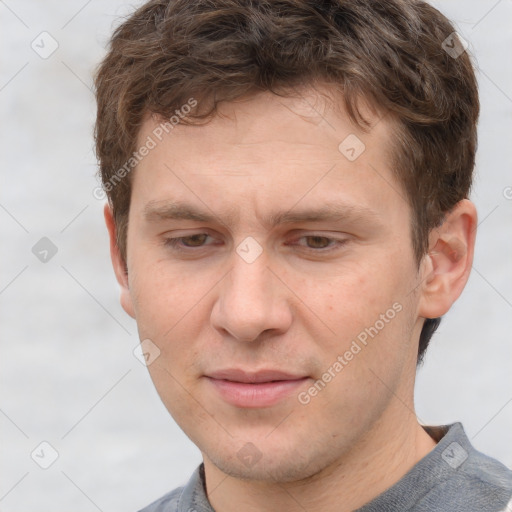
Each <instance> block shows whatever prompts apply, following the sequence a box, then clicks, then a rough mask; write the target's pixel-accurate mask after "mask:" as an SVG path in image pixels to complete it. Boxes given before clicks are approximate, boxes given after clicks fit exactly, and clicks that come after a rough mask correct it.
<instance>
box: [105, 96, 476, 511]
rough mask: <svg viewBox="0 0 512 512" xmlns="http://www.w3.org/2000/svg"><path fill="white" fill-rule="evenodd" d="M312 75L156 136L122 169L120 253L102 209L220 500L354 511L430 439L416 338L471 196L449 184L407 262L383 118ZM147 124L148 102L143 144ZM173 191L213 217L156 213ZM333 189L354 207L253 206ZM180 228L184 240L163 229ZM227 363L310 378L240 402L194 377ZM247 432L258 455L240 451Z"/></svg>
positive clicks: (472, 220)
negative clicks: (282, 218)
mask: <svg viewBox="0 0 512 512" xmlns="http://www.w3.org/2000/svg"><path fill="white" fill-rule="evenodd" d="M318 91H319V89H318V88H317V89H315V90H314V89H305V90H304V91H303V92H302V97H301V98H290V97H287V98H283V97H277V96H274V95H272V94H270V93H268V92H267V93H262V94H259V95H257V96H252V97H250V98H246V99H244V100H243V101H242V100H241V101H237V102H233V103H228V104H223V105H221V110H220V114H221V115H220V116H219V115H218V116H216V117H214V118H213V120H212V121H211V122H209V123H208V124H205V125H203V126H186V125H184V124H183V123H182V124H180V125H178V126H176V127H175V128H174V129H173V130H172V131H171V132H170V133H169V134H167V135H165V136H164V137H163V138H162V141H161V142H159V143H158V144H157V146H156V147H155V148H154V149H152V150H151V151H150V152H149V154H148V155H147V156H146V157H145V158H144V159H143V160H142V161H141V162H140V163H139V164H138V166H137V168H136V170H135V171H134V172H133V175H132V180H133V181H132V188H133V190H132V197H131V206H130V214H129V227H128V235H127V237H128V238H127V258H126V262H124V261H123V259H122V257H121V255H120V252H119V249H118V247H117V246H116V243H115V226H114V222H113V219H112V214H111V211H110V208H109V207H108V206H106V208H105V219H106V223H107V227H108V229H109V232H110V237H111V254H112V261H113V265H114V269H115V272H116V276H117V279H118V282H119V284H120V286H121V303H122V306H123V308H124V309H125V311H126V312H127V313H128V314H129V315H131V316H132V317H134V318H135V319H136V320H137V325H138V330H139V335H140V338H141V340H144V339H151V340H152V342H153V343H154V344H155V345H156V346H157V347H158V348H159V350H160V355H159V357H158V358H157V359H156V360H155V361H154V362H152V364H150V365H149V367H148V368H149V371H150V374H151V378H152V380H153V382H154V384H155V386H156V389H157V390H158V392H159V394H160V397H161V399H162V401H163V403H164V404H165V406H166V407H167V409H168V410H169V412H170V413H171V415H172V416H173V418H174V419H175V420H176V422H177V423H178V424H179V425H180V427H181V428H182V429H183V430H184V432H185V433H186V434H187V435H188V436H189V437H190V439H191V440H192V442H194V443H195V444H196V445H197V446H198V448H199V449H200V450H201V452H202V455H203V460H204V466H205V475H206V487H207V493H208V497H209V500H210V502H211V503H212V506H213V507H214V508H215V510H216V511H218V512H229V511H235V510H248V511H263V510H265V511H280V510H288V511H296V510H297V511H299V510H300V511H303V510H304V509H305V510H324V511H331V510H332V511H334V510H336V511H338V512H339V511H349V510H354V509H355V508H357V507H360V506H362V505H363V504H365V503H367V502H369V501H370V500H371V499H373V498H374V497H375V496H377V495H378V494H380V493H381V492H382V491H384V490H385V489H387V488H389V487H390V486H391V485H393V484H394V483H396V482H397V481H398V480H399V479H400V478H401V477H402V476H403V475H404V474H405V473H406V472H407V471H408V470H409V469H411V468H412V466H413V465H414V464H416V463H417V462H418V461H419V460H420V459H421V458H423V457H424V456H425V455H426V454H428V453H429V452H430V451H431V450H432V449H433V448H434V447H435V441H434V440H433V439H431V438H430V437H429V436H428V435H427V433H426V432H425V430H424V429H423V428H422V427H421V426H420V425H419V423H418V420H417V418H416V415H415V413H414V400H413V391H414V379H415V372H416V357H417V351H418V339H419V335H420V332H421V327H422V324H423V321H424V319H425V318H434V317H437V316H441V315H444V314H445V313H446V312H447V311H448V310H449V308H450V306H451V305H452V303H453V302H454V301H455V300H456V299H457V298H458V296H459V295H460V293H461V291H462V289H463V288H464V286H465V284H466V281H467V279H468V276H469V271H470V269H471V263H472V259H473V247H474V241H475V229H476V222H477V217H476V211H475V207H474V205H473V204H472V203H471V202H470V201H468V200H464V201H461V202H460V203H459V204H458V205H457V207H456V208H455V209H454V210H453V211H452V212H451V213H450V214H449V215H448V216H447V218H446V221H445V222H444V223H443V225H442V226H441V227H440V228H438V229H436V230H434V231H432V233H431V235H430V241H429V242H430V250H429V253H428V254H426V255H425V256H424V258H423V259H422V261H421V263H420V265H419V267H418V264H417V262H416V260H415V257H414V253H413V249H412V242H411V236H410V225H411V215H412V213H411V209H410V207H409V205H408V203H407V202H406V201H405V200H404V197H405V192H403V190H402V187H401V186H400V184H399V183H398V182H397V181H396V179H395V177H394V176H393V174H392V172H391V169H390V165H389V161H390V159H389V148H390V147H391V146H390V145H391V142H392V125H391V124H390V122H389V121H388V120H386V119H379V117H378V116H377V114H376V113H375V111H370V110H369V109H368V110H367V111H366V114H367V115H369V116H373V117H371V119H372V120H373V127H372V129H371V130H370V131H369V132H368V133H364V132H362V131H361V130H360V129H358V128H357V127H356V126H354V125H353V124H352V123H351V122H350V121H349V119H348V117H347V115H346V114H345V113H344V112H343V111H342V110H341V108H338V109H334V108H332V104H331V103H329V102H328V101H325V98H326V97H328V92H329V91H328V90H325V91H323V92H324V93H326V94H324V95H323V96H322V95H320V94H318ZM312 106H314V108H312ZM158 123H159V120H157V119H155V118H153V117H150V116H148V117H147V118H146V120H145V122H144V124H143V126H142V128H141V131H140V134H139V141H140V143H141V144H142V143H143V141H145V140H146V138H147V136H148V135H151V133H152V131H153V130H154V129H155V127H157V126H158ZM349 134H355V135H357V137H359V138H360V139H361V140H362V141H363V142H364V144H365V146H366V149H365V151H364V152H363V153H362V154H361V155H360V156H359V157H358V158H357V159H356V160H355V161H349V160H348V159H347V158H346V157H345V156H344V155H343V154H342V153H341V152H340V151H339V149H338V146H339V144H340V142H341V141H343V140H344V139H345V137H347V136H348V135H349ZM171 201H183V202H187V203H190V204H191V205H193V206H195V207H197V208H200V209H203V210H205V211H206V212H208V213H210V214H212V215H213V216H214V219H213V220H212V221H208V222H204V221H194V220H183V219H178V220H176V219H172V218H167V216H166V215H165V213H164V210H165V207H166V206H168V205H169V202H171ZM332 202H336V204H338V205H341V206H343V208H345V207H347V208H348V209H349V210H350V208H352V210H351V211H352V213H351V214H350V215H348V216H346V217H344V218H341V219H338V220H323V221H305V220H303V221H298V222H294V223H291V224H281V225H276V226H270V225H268V224H266V222H265V219H267V217H268V216H269V214H270V213H271V212H272V213H275V212H280V211H282V212H286V211H290V212H293V213H296V212H298V211H301V210H303V209H310V208H318V207H319V206H323V205H325V204H327V203H332ZM354 211H357V212H358V213H357V215H356V214H354ZM228 213H232V214H233V215H232V216H231V217H229V216H228ZM202 233H206V234H208V235H210V236H209V237H201V236H200V235H201V234H202ZM193 235H198V236H196V237H195V238H187V239H182V240H181V241H180V243H181V247H182V248H183V251H179V250H177V249H173V248H172V247H171V246H169V245H166V244H165V241H166V240H167V239H169V238H171V237H190V236H193ZM248 236H250V237H253V238H254V239H255V240H256V241H257V242H258V244H259V245H260V247H261V249H262V253H261V254H260V255H259V256H258V257H257V258H256V259H255V261H253V262H252V263H248V262H247V261H245V260H244V259H243V258H242V257H240V255H239V254H238V253H237V252H236V248H237V246H239V244H240V243H241V242H242V241H244V239H245V238H246V237H248ZM315 237H327V238H328V239H331V240H332V239H334V240H339V241H342V242H343V243H336V242H332V241H330V240H328V239H326V238H315ZM187 243H188V244H189V247H187V246H186V244H187ZM326 246H327V248H328V249H330V251H327V249H325V247H326ZM125 266H126V269H127V271H126V269H125ZM396 303H398V304H399V305H400V306H401V307H402V309H401V311H400V312H399V313H397V314H396V315H395V316H394V318H393V319H392V320H390V321H389V322H388V323H386V324H385V327H384V328H382V329H381V330H380V331H379V332H378V334H377V335H376V336H375V337H373V338H372V339H370V340H369V342H368V343H367V345H366V346H364V347H363V348H362V350H361V351H360V352H358V353H357V354H356V355H354V357H353V358H352V359H351V360H350V361H347V364H346V365H344V367H343V369H342V370H341V371H339V372H338V373H336V374H335V377H333V378H332V379H331V380H330V381H329V382H328V384H327V385H326V386H325V387H324V388H323V389H322V390H321V391H320V392H318V393H317V394H316V395H315V396H313V397H311V400H310V401H309V402H308V403H307V404H303V403H301V402H300V401H299V400H298V393H299V392H307V391H308V389H310V388H311V386H312V385H313V384H314V383H315V382H316V381H317V380H318V379H322V375H324V374H325V372H326V371H328V369H329V368H331V369H332V366H333V363H335V361H336V360H337V357H338V356H339V355H343V354H344V353H345V352H346V351H347V350H348V349H349V348H350V346H351V343H352V342H353V340H354V339H356V338H357V336H358V334H360V333H361V332H362V331H364V330H365V328H369V327H370V326H374V325H375V324H376V321H377V320H379V318H381V317H380V315H382V314H385V313H386V311H387V310H389V309H390V308H392V305H393V304H396ZM225 368H243V369H245V370H260V369H267V368H271V369H280V370H282V371H286V372H289V373H293V374H299V375H301V376H306V377H308V379H306V380H305V381H304V382H303V383H301V384H300V386H299V388H298V389H297V390H295V391H294V392H293V393H292V394H291V395H290V396H288V397H287V398H285V399H283V400H281V401H280V402H278V403H277V404H275V405H272V406H269V407H253V408H250V407H238V406H234V405H232V404H230V403H227V402H226V401H225V400H224V399H223V398H222V397H221V396H220V395H219V393H218V392H217V390H216V388H215V387H214V386H213V385H212V384H211V381H210V380H209V379H207V378H206V377H205V375H208V374H210V373H211V372H212V371H215V370H219V369H225ZM331 373H332V370H331ZM303 396H304V395H303ZM247 443H250V444H249V445H248V446H250V448H249V449H250V450H252V452H251V453H253V455H254V454H257V456H256V455H254V461H255V462H254V461H253V462H251V463H248V462H247V459H246V460H245V461H244V459H243V458H242V457H240V450H241V449H242V448H243V447H244V446H246V445H247ZM247 449H248V448H247V446H246V448H245V450H247ZM241 453H245V452H243V451H242V452H241Z"/></svg>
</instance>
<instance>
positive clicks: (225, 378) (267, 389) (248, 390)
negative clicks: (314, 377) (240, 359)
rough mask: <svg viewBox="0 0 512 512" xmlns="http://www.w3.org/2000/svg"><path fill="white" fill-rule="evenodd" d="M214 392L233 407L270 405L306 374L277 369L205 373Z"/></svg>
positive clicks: (291, 392)
mask: <svg viewBox="0 0 512 512" xmlns="http://www.w3.org/2000/svg"><path fill="white" fill-rule="evenodd" d="M205 377H206V379H207V381H208V382H209V383H210V385H211V386H212V387H213V389H214V391H215V392H216V393H217V394H218V395H219V396H220V398H221V399H222V400H224V401H225V402H227V403H229V404H231V405H234V406H235V407H243V408H262V407H271V406H273V405H276V404H278V403H279V402H281V401H283V400H285V399H286V398H289V397H290V396H291V395H294V392H295V394H296V393H297V390H298V388H299V387H301V386H302V385H303V384H304V382H306V381H307V380H309V376H304V375H297V374H293V373H288V372H283V371H280V370H260V371H258V372H248V371H244V370H241V369H235V368H233V369H228V370H220V371H216V372H212V373H209V374H208V375H205Z"/></svg>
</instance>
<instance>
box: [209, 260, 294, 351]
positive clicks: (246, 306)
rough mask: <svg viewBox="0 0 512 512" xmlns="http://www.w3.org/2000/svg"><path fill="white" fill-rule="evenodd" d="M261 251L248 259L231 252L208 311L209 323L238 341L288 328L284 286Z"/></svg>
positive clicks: (278, 333)
mask: <svg viewBox="0 0 512 512" xmlns="http://www.w3.org/2000/svg"><path fill="white" fill-rule="evenodd" d="M268 263H269V262H268V260H267V258H266V256H265V253H263V254H261V255H260V256H259V257H258V258H257V259H256V260H255V261H253V262H252V263H248V262H247V261H245V260H244V259H243V258H241V257H240V256H239V255H238V254H236V253H235V254H233V264H232V267H231V271H230V272H229V273H228V274H227V276H226V277H225V279H223V280H222V281H221V283H220V287H219V289H218V290H219V292H218V293H219V295H218V297H217V300H216V302H215V304H214V307H213V309H212V313H211V321H212V325H213V327H214V328H215V329H216V330H218V331H219V332H221V333H222V334H223V335H224V336H225V335H226V334H229V335H230V336H232V338H234V339H236V340H238V341H244V342H250V341H258V340H259V341H262V339H263V337H268V336H277V335H280V334H283V333H284V332H286V331H287V330H288V328H289V327H290V325H291V322H292V312H291V310H290V304H289V302H288V300H287V289H286V287H285V286H284V285H283V283H282V281H280V280H279V279H278V278H277V277H276V275H275V274H274V272H273V271H271V270H270V269H269V268H268Z"/></svg>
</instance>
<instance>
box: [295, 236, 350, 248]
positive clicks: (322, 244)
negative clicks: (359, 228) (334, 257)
mask: <svg viewBox="0 0 512 512" xmlns="http://www.w3.org/2000/svg"><path fill="white" fill-rule="evenodd" d="M297 240H298V241H300V240H305V242H306V243H305V245H304V244H295V245H298V246H299V247H302V248H303V249H305V250H306V251H309V252H316V253H318V252H331V251H333V250H336V249H339V248H341V247H342V246H343V245H345V244H346V243H347V242H348V240H347V239H338V238H331V237H327V236H322V235H318V234H315V235H304V236H302V237H300V238H298V239H297Z"/></svg>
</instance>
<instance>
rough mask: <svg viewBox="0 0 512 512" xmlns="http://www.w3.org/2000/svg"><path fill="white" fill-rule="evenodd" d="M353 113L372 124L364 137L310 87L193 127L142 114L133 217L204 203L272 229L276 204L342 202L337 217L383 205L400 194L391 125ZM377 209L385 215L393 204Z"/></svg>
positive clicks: (240, 104) (266, 96)
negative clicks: (256, 218)
mask: <svg viewBox="0 0 512 512" xmlns="http://www.w3.org/2000/svg"><path fill="white" fill-rule="evenodd" d="M360 108H361V112H362V113H363V115H364V116H365V118H366V119H368V120H369V122H370V123H371V128H370V130H368V131H367V132H365V131H363V130H362V129H361V128H360V127H358V126H357V125H355V124H354V123H353V122H352V121H351V120H350V118H349V116H348V115H347V114H346V112H345V111H344V108H343V103H342V101H341V99H339V98H338V100H337V101H336V98H335V97H334V96H333V95H332V94H331V93H330V92H329V91H325V90H320V91H318V90H312V89H302V90H297V91H296V95H295V97H281V96H277V95H274V94H272V93H269V92H265V93H261V94H258V95H256V96H250V97H247V98H242V99H240V100H237V101H234V102H229V103H223V104H222V103H221V104H220V106H219V109H218V112H217V114H216V115H215V116H214V117H213V118H212V119H211V120H210V121H208V122H207V123H204V122H203V121H200V124H199V125H197V124H193V125H188V124H186V122H181V116H180V117H178V116H174V118H171V119H170V120H168V119H162V118H161V117H158V116H147V117H146V119H145V121H144V124H143V126H142V128H141V130H140V133H139V137H138V144H139V146H142V145H144V144H145V142H146V141H148V140H152V141H153V142H152V144H151V145H152V149H151V151H149V153H148V154H147V156H146V157H145V158H144V159H143V160H142V161H141V162H140V163H139V164H138V165H137V168H136V169H135V172H134V176H133V188H134V189H137V190H138V192H141V191H142V192H143V196H144V197H143V202H140V204H139V206H140V208H141V213H142V211H144V213H145V214H147V213H148V211H151V210H154V209H155V205H157V204H161V205H163V206H164V209H165V208H167V210H169V208H168V206H169V205H167V206H166V205H164V203H166V202H167V203H168V202H169V200H176V201H182V200H184V199H187V201H188V203H189V204H190V201H189V200H190V199H192V201H193V202H194V203H195V205H196V206H197V207H198V208H196V210H198V209H200V210H202V211H203V212H204V211H205V202H206V199H207V198H208V205H209V206H210V207H211V208H210V209H213V210H214V211H225V212H226V213H228V210H229V216H230V219H231V220H232V219H234V218H236V217H240V216H241V215H243V212H242V211H241V210H244V211H246V212H247V214H248V215H250V214H252V213H254V212H255V211H256V210H258V211H259V213H260V214H261V218H265V219H268V220H269V222H271V219H272V217H273V218H274V220H275V219H276V218H279V216H280V213H279V211H278V210H279V209H278V208H277V206H281V207H282V210H287V209H290V208H291V207H294V204H295V203H297V202H298V201H300V202H301V203H302V204H301V206H304V207H307V206H308V201H309V202H310V204H309V206H311V204H313V203H314V202H316V203H317V204H318V202H319V201H320V202H322V201H325V202H327V201H329V199H331V200H332V199H336V198H338V199H339V200H340V201H341V202H343V198H345V199H348V198H349V196H350V195H351V196H352V197H351V204H347V205H346V206H347V208H345V212H346V211H347V209H352V210H353V211H355V209H357V208H359V209H360V210H363V209H366V210H370V209H371V207H372V206H373V205H372V203H374V202H375V201H376V200H377V199H378V197H377V196H378V195H379V193H381V196H382V199H385V197H386V195H387V196H390V195H395V196H396V195H397V193H398V195H400V190H399V189H400V186H399V184H398V183H396V182H394V180H395V178H394V176H393V174H392V172H391V170H390V162H391V152H390V147H391V140H392V133H393V130H392V127H391V125H390V124H389V121H388V120H387V119H384V118H382V117H379V113H378V112H377V111H376V110H375V109H371V108H369V106H368V105H367V104H365V103H361V104H360ZM185 110H188V109H185ZM183 117H185V116H183ZM162 126H163V127H164V129H163V130H162ZM365 182H366V183H367V184H368V185H370V184H373V193H370V194H365V192H368V191H370V188H371V187H369V188H368V187H367V190H365V185H364V184H365ZM390 185H391V189H390V190H385V188H386V187H387V188H388V189H389V188H390ZM379 187H380V190H379ZM393 189H394V190H393ZM376 194H377V196H376ZM140 195H141V194H140V193H137V194H135V196H140ZM401 195H402V196H403V194H401ZM391 199H393V198H391ZM395 199H396V198H395ZM141 201H142V199H141ZM330 202H332V201H330ZM349 202H350V201H349ZM202 203H203V204H202ZM233 205H236V207H233ZM171 206H172V205H171ZM242 206H244V208H242ZM266 206H267V208H266V211H265V207H266ZM383 206H385V207H387V208H393V202H392V201H390V202H388V203H387V204H386V202H385V201H383ZM251 208H252V211H251ZM171 209H172V208H171ZM175 213H176V212H175ZM203 217H204V216H203Z"/></svg>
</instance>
